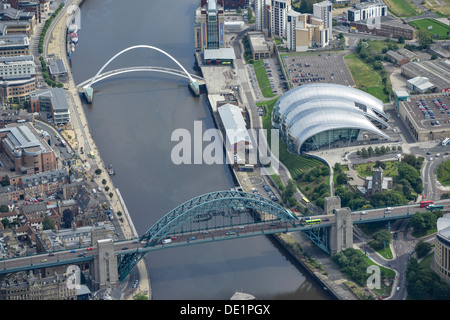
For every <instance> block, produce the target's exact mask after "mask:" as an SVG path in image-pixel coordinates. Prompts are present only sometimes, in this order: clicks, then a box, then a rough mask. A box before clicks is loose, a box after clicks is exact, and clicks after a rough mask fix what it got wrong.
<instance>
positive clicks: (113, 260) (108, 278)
mask: <svg viewBox="0 0 450 320" xmlns="http://www.w3.org/2000/svg"><path fill="white" fill-rule="evenodd" d="M117 285H119V273H118V269H117V256H116V254H115V253H114V241H113V240H112V239H103V240H97V253H96V255H95V262H94V289H95V290H103V289H107V288H114V287H116V286H117Z"/></svg>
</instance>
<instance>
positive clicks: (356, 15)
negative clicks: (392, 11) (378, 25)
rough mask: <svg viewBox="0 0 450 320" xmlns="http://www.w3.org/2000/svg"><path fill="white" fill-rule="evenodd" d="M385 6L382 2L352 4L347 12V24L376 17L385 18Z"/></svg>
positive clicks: (386, 11)
mask: <svg viewBox="0 0 450 320" xmlns="http://www.w3.org/2000/svg"><path fill="white" fill-rule="evenodd" d="M387 13H388V10H387V6H386V5H385V4H384V3H383V2H382V1H380V2H368V3H362V4H354V5H353V7H352V8H349V9H348V10H347V19H348V21H349V22H353V21H361V20H366V19H373V18H376V17H384V16H387Z"/></svg>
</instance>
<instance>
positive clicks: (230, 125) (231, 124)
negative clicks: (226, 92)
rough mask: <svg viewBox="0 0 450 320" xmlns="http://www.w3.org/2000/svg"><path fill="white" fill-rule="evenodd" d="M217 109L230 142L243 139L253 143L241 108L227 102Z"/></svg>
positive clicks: (233, 142)
mask: <svg viewBox="0 0 450 320" xmlns="http://www.w3.org/2000/svg"><path fill="white" fill-rule="evenodd" d="M217 110H218V111H219V115H220V119H221V120H222V123H223V126H224V128H225V132H226V134H227V141H229V143H230V144H235V143H238V142H241V141H246V142H249V143H251V139H250V136H249V134H248V131H247V127H246V124H245V119H244V117H243V116H242V111H241V108H239V107H238V106H235V105H232V104H230V103H227V104H225V105H223V106H221V107H219V108H218V109H217Z"/></svg>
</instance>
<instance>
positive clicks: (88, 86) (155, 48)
mask: <svg viewBox="0 0 450 320" xmlns="http://www.w3.org/2000/svg"><path fill="white" fill-rule="evenodd" d="M138 48H145V49H151V50H155V51H158V52H161V53H163V54H164V55H166V56H167V57H169V58H170V59H171V60H172V61H173V62H175V63H176V64H177V66H178V67H180V69H181V70H183V72H184V73H185V74H186V76H187V77H188V78H189V80H190V81H192V82H194V79H193V78H192V76H191V75H190V74H189V72H187V70H186V69H185V68H184V67H183V66H182V65H181V63H180V62H179V61H178V60H177V59H175V58H174V57H172V56H171V55H170V54H168V53H167V52H165V51H164V50H162V49H159V48H157V47H154V46H149V45H136V46H131V47H128V48H126V49H123V50H122V51H120V52H118V53H117V54H115V55H114V56H113V57H112V58H111V59H109V60H108V62H106V63H105V64H104V65H103V67H101V68H100V70H98V72H97V74H96V75H95V76H94V77H93V78H92V80H91V82H89V84H88V85H87V88H90V87H91V86H92V84H93V83H94V82H95V80H96V79H97V77H98V76H100V74H101V73H102V71H103V70H104V69H105V68H106V67H107V66H108V65H109V64H110V63H111V62H113V61H114V59H116V58H117V57H119V56H120V55H122V54H123V53H125V52H127V51H130V50H134V49H138Z"/></svg>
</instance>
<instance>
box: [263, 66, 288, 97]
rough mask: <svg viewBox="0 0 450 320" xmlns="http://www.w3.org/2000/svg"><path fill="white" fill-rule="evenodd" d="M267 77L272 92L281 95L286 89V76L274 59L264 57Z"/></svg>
mask: <svg viewBox="0 0 450 320" xmlns="http://www.w3.org/2000/svg"><path fill="white" fill-rule="evenodd" d="M264 67H265V68H266V72H267V77H268V78H269V82H270V87H271V88H272V92H273V93H275V94H276V95H282V94H283V93H285V92H286V91H287V89H288V86H287V85H286V81H287V80H286V78H285V76H284V74H283V72H282V70H281V66H280V64H279V63H278V61H277V60H276V59H264Z"/></svg>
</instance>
